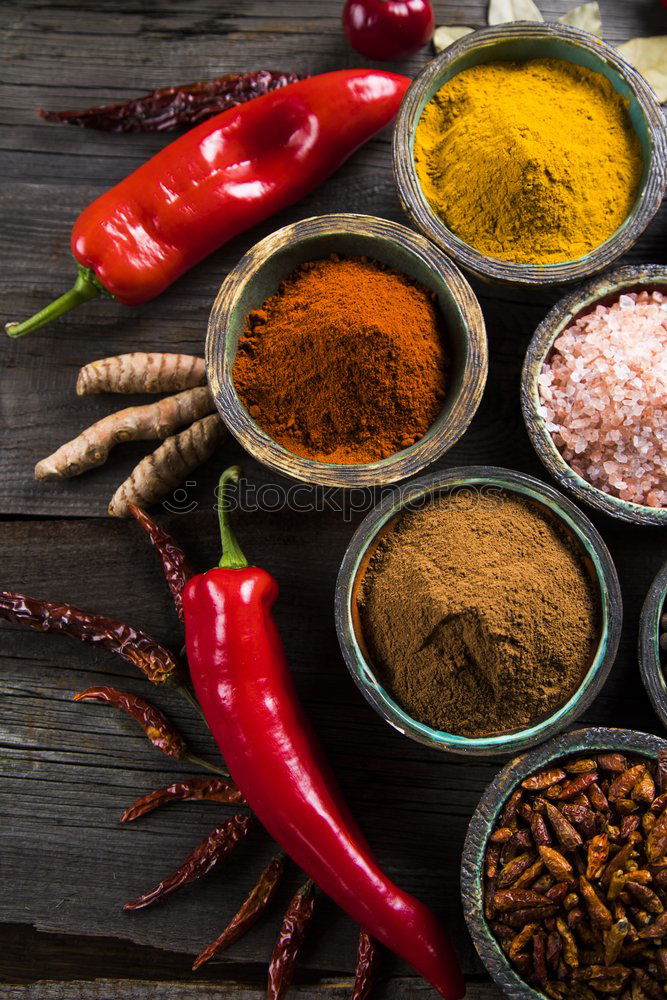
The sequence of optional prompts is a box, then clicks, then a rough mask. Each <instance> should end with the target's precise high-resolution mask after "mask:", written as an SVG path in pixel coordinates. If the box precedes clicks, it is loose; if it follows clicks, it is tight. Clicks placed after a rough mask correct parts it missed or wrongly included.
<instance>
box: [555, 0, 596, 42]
mask: <svg viewBox="0 0 667 1000" xmlns="http://www.w3.org/2000/svg"><path fill="white" fill-rule="evenodd" d="M558 21H559V23H560V24H569V25H570V27H572V28H580V29H581V30H582V31H589V32H590V33H591V35H597V36H598V38H602V15H601V14H600V4H599V3H598V2H597V0H594V2H593V3H582V4H581V5H580V6H579V7H572V8H571V9H570V10H568V11H567V13H565V14H563V16H562V17H559V18H558Z"/></svg>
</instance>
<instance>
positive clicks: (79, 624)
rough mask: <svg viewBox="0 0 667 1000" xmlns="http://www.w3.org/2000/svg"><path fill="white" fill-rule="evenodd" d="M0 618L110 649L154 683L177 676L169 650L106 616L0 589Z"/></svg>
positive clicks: (38, 630)
mask: <svg viewBox="0 0 667 1000" xmlns="http://www.w3.org/2000/svg"><path fill="white" fill-rule="evenodd" d="M0 618H4V619H6V621H8V622H14V623H15V624H17V625H26V626H27V627H28V628H31V629H34V630H35V631H36V632H59V633H60V634H61V635H68V636H70V637H71V638H72V639H79V640H80V641H81V642H89V643H92V645H94V646H101V647H102V648H103V649H109V650H111V652H112V653H118V654H119V655H120V656H122V657H123V658H124V659H126V660H129V661H130V663H133V664H134V666H135V667H138V668H139V670H141V671H142V672H143V673H144V674H145V675H146V677H148V679H149V681H152V683H153V684H164V683H165V681H168V680H169V679H170V678H174V679H175V678H176V676H177V671H178V668H177V664H176V660H175V659H174V657H173V656H172V654H171V653H170V652H169V650H168V649H165V648H164V646H161V645H160V644H159V643H158V642H156V641H155V639H152V638H151V636H149V635H147V634H146V633H145V632H140V631H139V629H135V628H132V626H131V625H125V624H124V623H123V622H118V621H116V620H115V619H114V618H108V617H107V616H106V615H91V614H88V612H86V611H81V610H80V609H79V608H74V607H72V605H70V604H61V603H59V602H56V601H42V600H39V599H38V598H35V597H27V596H26V595H25V594H13V593H10V592H9V591H6V590H5V591H0Z"/></svg>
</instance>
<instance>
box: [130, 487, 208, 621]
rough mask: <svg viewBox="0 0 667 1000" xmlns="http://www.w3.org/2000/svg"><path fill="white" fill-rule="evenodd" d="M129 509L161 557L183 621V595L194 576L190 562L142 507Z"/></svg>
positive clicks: (175, 603) (177, 609)
mask: <svg viewBox="0 0 667 1000" xmlns="http://www.w3.org/2000/svg"><path fill="white" fill-rule="evenodd" d="M128 508H129V511H130V513H131V514H132V516H133V517H134V518H135V520H137V521H138V522H139V524H140V525H141V527H142V528H143V529H144V531H145V532H146V534H147V535H148V537H149V539H150V541H151V544H152V545H153V547H154V548H155V550H156V552H157V554H158V556H159V557H160V562H161V563H162V570H163V572H164V576H165V580H166V581H167V586H168V587H169V590H170V591H171V596H172V597H173V599H174V605H175V607H176V613H177V614H178V617H179V618H180V619H181V621H183V602H182V599H181V594H182V592H183V587H184V586H185V585H186V583H187V582H188V580H189V579H190V577H191V576H194V571H193V569H192V567H191V566H190V561H189V559H188V557H187V556H186V554H185V552H184V551H183V549H182V548H181V547H180V545H178V544H177V543H176V542H175V541H174V539H173V538H172V537H171V535H170V534H169V533H168V532H167V531H165V530H164V528H161V527H160V525H159V524H158V523H157V521H154V520H153V518H152V517H150V516H149V515H148V514H147V513H146V511H144V510H141V508H140V507H137V506H136V505H135V504H133V503H131V504H128Z"/></svg>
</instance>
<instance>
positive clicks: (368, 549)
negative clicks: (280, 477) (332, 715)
mask: <svg viewBox="0 0 667 1000" xmlns="http://www.w3.org/2000/svg"><path fill="white" fill-rule="evenodd" d="M461 489H464V490H466V491H467V492H468V494H469V495H470V497H471V502H483V501H484V500H485V499H486V500H487V501H488V500H493V498H494V497H496V496H497V493H498V490H504V491H507V492H509V493H515V494H517V495H519V496H521V497H525V498H527V499H528V500H530V501H532V502H533V503H535V504H536V505H538V506H539V507H540V509H541V510H542V511H544V512H545V513H546V514H547V515H548V516H549V517H551V518H553V519H554V521H555V522H556V523H557V524H558V525H559V526H560V527H561V529H563V530H565V531H566V532H568V533H569V535H570V537H571V538H572V539H573V540H574V541H575V542H576V544H577V545H579V546H580V549H581V553H582V557H583V564H584V567H585V569H586V571H587V572H588V574H589V576H590V579H591V581H592V582H593V584H594V588H595V590H596V591H597V594H598V599H599V622H600V638H599V642H598V646H597V650H596V652H595V654H594V656H593V659H592V662H591V664H590V666H589V668H588V671H587V672H586V674H585V675H584V677H583V678H582V681H581V683H580V684H579V687H578V688H577V690H576V691H575V692H574V693H573V694H572V695H571V696H570V697H569V698H568V700H567V701H566V702H565V703H564V704H563V705H561V706H560V707H559V708H558V709H556V711H554V712H552V713H551V714H550V715H548V716H547V717H546V718H543V719H539V720H537V721H536V722H535V723H533V724H532V725H530V726H526V727H525V728H522V729H516V730H512V731H508V732H504V733H499V734H495V735H491V736H484V737H480V738H478V739H472V738H469V737H466V736H457V735H456V734H454V733H446V732H442V731H441V730H437V729H433V728H431V727H430V726H427V725H425V724H424V723H422V722H419V721H418V720H417V719H414V718H412V716H410V715H408V713H407V712H405V711H404V710H403V709H402V708H401V706H400V705H399V704H398V703H397V702H396V701H394V699H393V698H392V697H391V695H390V694H389V693H388V692H387V691H386V690H385V688H384V687H383V685H382V683H381V680H380V678H379V676H378V672H377V671H376V670H375V669H374V667H373V663H372V659H371V656H370V654H369V651H368V648H367V646H366V642H365V640H364V635H363V628H362V625H361V620H360V614H359V604H358V600H359V594H360V590H361V586H362V583H363V578H364V574H365V572H366V570H367V568H368V565H369V563H370V560H371V558H372V555H373V553H374V551H375V549H376V547H377V544H378V542H379V541H380V540H381V539H382V537H383V535H384V534H385V533H386V531H387V530H388V529H389V528H390V526H391V524H392V522H393V521H394V520H395V518H396V517H397V516H399V515H400V514H401V513H402V512H403V511H405V510H406V509H408V510H409V509H415V507H421V506H422V505H423V504H424V503H428V502H429V500H430V499H431V498H433V497H437V496H443V495H447V493H449V492H453V491H459V490H461ZM622 618H623V606H622V601H621V591H620V587H619V583H618V576H617V574H616V569H615V567H614V564H613V562H612V559H611V556H610V554H609V550H608V549H607V547H606V545H605V543H604V542H603V540H602V538H601V537H600V535H599V534H598V532H597V531H596V529H595V527H594V526H593V525H592V524H591V522H590V521H589V520H588V518H587V517H586V516H585V515H584V514H582V512H581V511H580V510H579V509H578V507H576V506H575V505H574V504H573V503H572V502H571V501H570V500H568V499H567V498H566V497H564V496H563V495H562V494H561V493H558V492H557V491H556V490H554V489H552V487H550V486H546V485H545V484H544V483H541V482H540V481H539V480H537V479H534V478H533V477H532V476H526V475H524V474H523V473H520V472H514V471H512V470H510V469H501V468H496V467H493V466H470V467H467V468H466V467H462V468H458V469H448V470H445V471H440V472H436V473H435V474H433V475H430V476H424V477H423V478H421V479H417V480H414V481H413V482H411V483H408V484H404V485H402V486H400V487H398V488H396V489H394V490H391V491H389V492H388V493H387V495H386V496H385V497H384V499H383V500H382V502H381V503H380V504H378V506H377V507H375V508H374V510H372V511H371V512H370V514H368V515H367V517H366V518H365V519H364V521H362V523H361V525H360V526H359V528H358V529H357V531H356V532H355V534H354V536H353V538H352V540H351V542H350V544H349V546H348V548H347V551H346V553H345V556H344V558H343V562H342V564H341V568H340V571H339V573H338V580H337V583H336V598H335V620H336V631H337V633H338V641H339V643H340V647H341V650H342V653H343V658H344V659H345V663H346V664H347V667H348V670H349V671H350V673H351V674H352V678H353V680H354V681H355V683H356V685H357V687H358V688H359V689H360V691H361V693H362V694H363V695H364V697H365V698H366V700H367V701H368V702H369V704H370V705H372V707H373V708H374V709H375V710H376V712H378V714H379V715H381V716H382V718H383V719H384V720H385V721H386V722H388V723H389V724H390V725H392V726H393V727H394V728H395V729H397V730H398V731H399V732H400V733H403V735H405V736H409V737H410V738H411V739H413V740H416V741H417V742H418V743H424V744H425V745H426V746H429V747H432V748H434V749H436V750H445V751H450V752H452V753H459V754H466V755H469V756H473V755H490V754H511V753H515V752H516V751H517V750H522V749H525V748H526V747H530V746H534V745H535V744H537V743H541V742H543V741H544V740H546V739H548V738H549V737H550V736H553V735H554V734H555V733H559V732H561V731H562V730H563V729H565V728H566V727H567V726H569V725H571V724H572V723H573V722H574V721H575V720H576V719H577V718H578V717H579V716H580V715H581V713H582V712H583V711H585V709H586V708H587V707H588V706H589V705H590V704H591V702H592V701H593V699H594V698H595V697H596V696H597V695H598V693H599V692H600V690H601V688H602V686H603V684H604V682H605V680H606V678H607V675H608V674H609V671H610V669H611V666H612V664H613V662H614V659H615V657H616V651H617V649H618V642H619V638H620V634H621V622H622ZM409 625H410V623H409V622H406V623H405V626H406V628H409Z"/></svg>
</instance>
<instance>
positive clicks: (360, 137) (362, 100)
mask: <svg viewBox="0 0 667 1000" xmlns="http://www.w3.org/2000/svg"><path fill="white" fill-rule="evenodd" d="M409 83H410V81H409V80H408V78H407V77H404V76H396V75H395V74H393V73H382V72H380V71H379V70H338V71H336V72H334V73H323V74H320V75H319V76H313V77H310V79H308V80H302V81H300V82H299V83H293V84H290V85H289V86H287V87H283V88H281V89H280V90H276V91H274V92H273V93H271V94H266V95H265V96H263V97H258V98H257V99H255V100H252V101H249V102H248V103H247V104H244V105H241V106H239V107H237V108H232V109H231V110H230V111H224V112H223V113H222V114H220V115H216V116H215V117H214V118H210V119H209V120H208V121H206V122H203V123H202V124H201V125H198V126H197V127H196V128H193V129H191V130H190V131H189V132H186V134H185V135H183V136H181V137H180V138H179V139H176V141H175V142H172V143H171V144H170V145H169V146H167V147H166V148H165V149H163V150H161V152H159V153H157V154H156V155H155V156H154V157H153V158H152V159H150V160H149V161H148V162H147V163H145V164H144V165H143V166H141V167H139V169H138V170H135V172H134V173H133V174H130V176H129V177H126V178H125V180H123V181H121V182H120V184H117V185H116V186H115V187H113V188H111V190H110V191H107V193H106V194H103V195H102V196H101V197H100V198H98V199H97V200H96V201H94V202H93V203H92V205H89V206H88V208H86V209H85V210H84V211H83V212H82V213H81V215H80V216H79V218H78V219H77V221H76V222H75V223H74V229H73V230H72V253H73V254H74V256H75V258H76V260H77V262H78V264H79V274H78V277H77V280H76V282H75V285H74V288H73V289H72V290H71V291H69V292H67V293H66V294H65V295H62V296H61V297H60V298H59V299H56V301H55V302H52V303H51V305H49V306H47V307H46V309H42V310H41V312H38V313H37V314H36V315H35V316H33V317H31V319H28V320H26V321H25V322H23V323H19V324H17V323H9V324H7V333H8V334H9V335H10V337H21V336H23V334H25V333H29V332H30V331H31V330H35V329H37V328H38V327H40V326H44V325H45V324H46V323H49V322H50V321H51V320H52V319H55V318H56V317H57V316H61V315H62V314H63V313H65V312H67V311H68V310H70V309H73V308H74V307H75V306H77V305H79V303H81V302H84V301H86V300H87V299H92V298H95V297H96V296H97V295H99V294H100V293H102V292H108V293H109V294H110V295H113V296H114V297H115V298H117V299H118V301H119V302H122V303H123V304H124V305H138V304H139V303H141V302H147V301H148V300H149V299H152V298H154V297H155V296H156V295H159V294H160V292H162V291H164V289H165V288H167V287H168V285H170V284H171V283H172V282H173V281H175V280H176V278H178V277H180V275H181V274H183V273H184V272H185V271H187V270H188V268H190V267H192V266H193V264H196V263H197V262H198V261H200V260H201V259H202V258H203V257H206V256H207V255H208V254H210V253H212V251H213V250H217V248H218V247H219V246H221V245H222V244H223V243H225V242H227V240H230V239H231V238H232V237H233V236H236V235H237V234H238V233H241V232H243V231H244V230H245V229H249V228H250V227H251V226H255V225H257V223H259V222H261V221H262V220H263V219H266V218H267V217H268V216H270V215H273V214H274V213H275V212H278V211H280V210H281V209H284V208H286V207H287V206H288V205H291V204H292V203H293V202H295V201H298V200H299V199H300V198H303V197H304V195H306V194H308V193H309V192H310V191H312V190H313V188H315V187H317V185H318V184H320V183H321V182H322V181H323V180H324V179H325V178H326V177H328V176H329V174H332V173H333V172H334V170H336V169H337V168H338V167H339V166H340V164H341V163H342V162H343V161H344V160H346V159H347V158H348V156H350V154H351V153H353V152H354V150H355V149H357V147H358V146H360V145H361V144H362V143H364V142H366V141H367V140H368V139H370V138H371V136H373V135H375V133H376V132H377V131H379V129H381V128H383V127H384V126H385V125H388V124H389V122H390V121H391V120H392V118H393V117H394V115H395V114H396V112H397V110H398V106H399V104H400V103H401V99H402V97H403V94H404V93H405V91H406V89H407V86H408V84H409Z"/></svg>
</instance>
